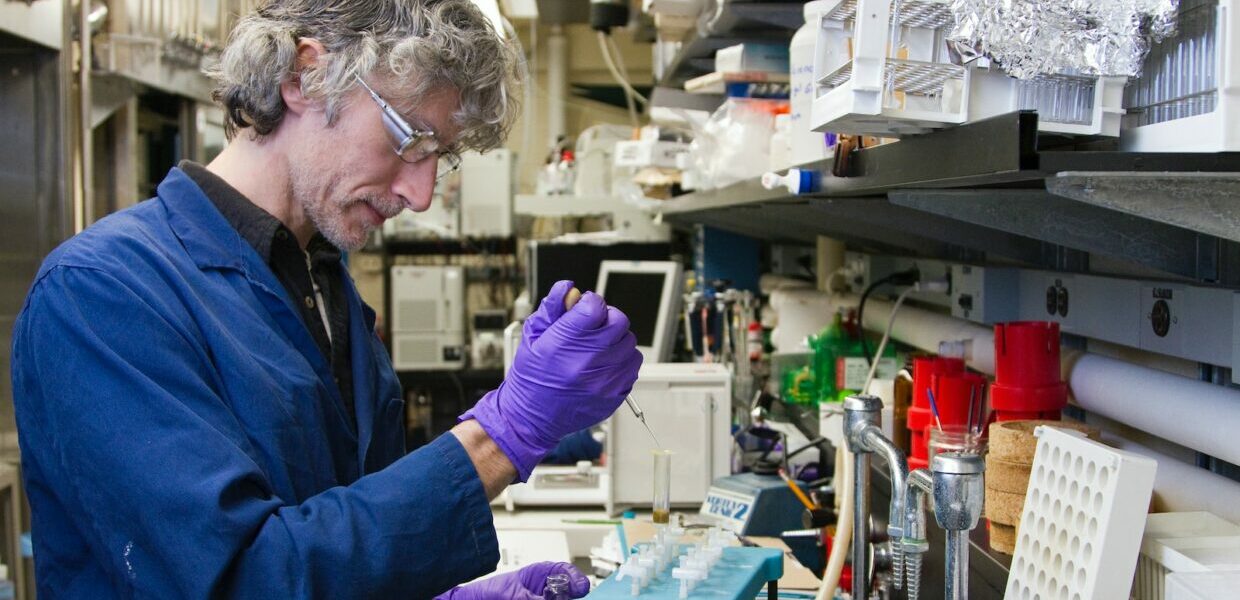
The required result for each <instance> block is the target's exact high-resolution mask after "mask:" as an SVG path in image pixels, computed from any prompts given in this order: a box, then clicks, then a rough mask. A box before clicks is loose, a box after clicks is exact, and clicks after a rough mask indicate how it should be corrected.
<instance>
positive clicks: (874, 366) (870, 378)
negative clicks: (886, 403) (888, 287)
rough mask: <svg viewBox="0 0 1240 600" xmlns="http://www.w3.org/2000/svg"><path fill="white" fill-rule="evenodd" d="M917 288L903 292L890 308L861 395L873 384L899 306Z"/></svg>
mask: <svg viewBox="0 0 1240 600" xmlns="http://www.w3.org/2000/svg"><path fill="white" fill-rule="evenodd" d="M918 287H919V286H913V287H911V288H908V289H906V290H904V291H903V292H902V293H901V294H900V297H898V298H896V303H895V304H894V305H893V306H892V307H891V316H889V317H888V318H887V329H886V330H885V331H883V339H882V341H880V342H879V343H878V351H877V352H876V353H875V354H874V360H871V361H870V372H869V373H868V374H867V375H866V376H865V385H863V386H861V393H862V394H868V393H870V384H871V383H874V376H875V375H876V374H877V373H878V363H879V361H881V360H882V358H883V350H886V349H887V342H888V341H889V340H891V328H892V327H893V326H894V325H895V324H896V314H897V313H899V312H900V305H901V304H904V299H905V298H908V295H909V294H911V293H913V292H914V291H916V290H917V289H918Z"/></svg>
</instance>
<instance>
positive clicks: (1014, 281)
mask: <svg viewBox="0 0 1240 600" xmlns="http://www.w3.org/2000/svg"><path fill="white" fill-rule="evenodd" d="M1019 275H1020V272H1019V271H1017V270H1016V269H1002V268H987V267H975V266H972V265H954V266H952V271H951V288H952V289H951V298H952V306H951V308H952V316H954V317H959V318H961V319H968V320H970V321H973V322H975V323H982V324H984V325H993V324H995V323H1002V322H1004V321H1014V320H1017V319H1019V318H1020V311H1019V305H1018V302H1017V296H1018V295H1019V293H1020V277H1019Z"/></svg>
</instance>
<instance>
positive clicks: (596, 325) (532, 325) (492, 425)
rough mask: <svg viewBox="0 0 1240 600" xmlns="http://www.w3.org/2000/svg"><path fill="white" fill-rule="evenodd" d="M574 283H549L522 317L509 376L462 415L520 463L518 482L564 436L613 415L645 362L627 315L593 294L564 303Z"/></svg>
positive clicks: (527, 476)
mask: <svg viewBox="0 0 1240 600" xmlns="http://www.w3.org/2000/svg"><path fill="white" fill-rule="evenodd" d="M572 287H573V283H572V282H571V281H560V282H557V283H556V284H555V285H554V286H552V288H551V291H550V292H549V293H548V294H547V297H546V298H543V300H542V303H541V304H540V305H539V307H538V310H537V311H536V312H535V313H534V314H533V315H531V316H530V318H529V319H526V321H525V327H524V329H523V330H522V337H521V346H520V348H519V349H518V350H517V355H516V357H515V359H514V360H513V363H512V370H511V371H509V373H508V377H507V379H505V380H504V382H503V383H502V384H500V386H499V388H498V389H496V390H494V391H492V392H490V393H488V394H487V395H486V396H483V398H482V399H481V400H479V401H478V404H477V405H475V406H474V407H473V408H472V409H470V410H469V411H468V412H466V413H465V414H464V415H461V420H462V421H464V420H468V419H475V420H477V422H478V424H479V425H481V426H482V429H483V430H485V431H486V433H487V435H489V436H490V437H491V439H492V440H494V441H495V443H496V445H498V446H499V447H500V450H502V451H503V452H504V454H505V455H506V456H507V457H508V459H509V460H510V461H511V462H512V464H513V466H514V467H516V469H517V480H518V481H525V480H527V479H529V476H530V471H532V470H533V469H534V466H535V465H537V464H538V463H539V461H541V460H542V458H543V456H545V455H546V454H547V453H548V452H550V451H551V449H552V448H554V447H555V445H556V443H558V442H559V441H560V438H563V437H564V436H566V435H568V434H570V433H573V432H575V431H579V430H582V429H585V428H587V427H590V426H592V425H594V424H596V423H599V422H600V421H602V420H604V419H606V418H607V417H609V416H611V414H612V413H613V412H615V411H616V408H617V407H619V406H620V404H621V403H622V402H624V398H625V396H627V395H628V394H629V392H630V391H631V390H632V389H633V382H635V381H637V371H638V369H639V368H641V364H642V355H641V353H640V352H638V350H637V339H636V338H635V337H634V336H633V333H632V332H631V331H629V319H628V317H626V316H624V313H622V312H620V311H619V310H618V309H616V308H614V307H609V306H607V305H606V304H605V303H604V302H603V299H602V298H601V297H599V296H598V295H597V294H594V293H593V292H586V294H585V295H583V296H582V297H581V300H580V301H579V302H577V304H576V305H575V306H573V307H572V309H565V307H564V298H565V297H566V296H567V294H568V292H569V290H571V289H572Z"/></svg>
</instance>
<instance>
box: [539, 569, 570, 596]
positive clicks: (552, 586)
mask: <svg viewBox="0 0 1240 600" xmlns="http://www.w3.org/2000/svg"><path fill="white" fill-rule="evenodd" d="M571 598H572V595H571V594H569V592H568V575H565V574H563V573H555V574H553V575H548V576H547V582H546V583H545V584H544V585H543V600H570V599H571Z"/></svg>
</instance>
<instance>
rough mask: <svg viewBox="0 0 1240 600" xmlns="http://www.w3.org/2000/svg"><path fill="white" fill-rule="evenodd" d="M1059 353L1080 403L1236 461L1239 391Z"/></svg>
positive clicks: (1083, 355) (1084, 355) (1094, 356)
mask: <svg viewBox="0 0 1240 600" xmlns="http://www.w3.org/2000/svg"><path fill="white" fill-rule="evenodd" d="M1064 354H1065V356H1064V367H1065V369H1064V373H1065V378H1066V379H1067V380H1068V388H1069V389H1071V390H1072V397H1073V398H1074V399H1075V400H1076V403H1077V404H1078V405H1080V406H1081V408H1084V409H1085V410H1087V411H1089V412H1092V413H1097V414H1099V415H1102V416H1104V417H1107V418H1108V419H1112V420H1115V421H1119V422H1121V423H1124V424H1125V425H1128V426H1130V427H1134V428H1136V429H1140V430H1141V431H1145V432H1148V433H1152V434H1154V435H1156V436H1158V437H1160V438H1163V439H1165V440H1168V441H1171V442H1174V443H1176V444H1179V445H1181V446H1185V447H1187V448H1192V449H1194V450H1197V451H1198V452H1204V453H1206V454H1209V455H1210V456H1214V457H1216V458H1220V459H1223V460H1225V461H1227V462H1229V463H1232V464H1240V443H1236V425H1237V424H1240V392H1237V391H1236V390H1234V389H1232V388H1228V387H1224V386H1221V385H1214V384H1211V383H1207V382H1204V381H1197V380H1195V379H1188V378H1186V377H1180V376H1179V375H1172V374H1170V373H1163V372H1161V371H1156V370H1153V369H1147V368H1145V367H1139V366H1137V365H1134V364H1131V363H1126V362H1123V361H1119V360H1115V359H1113V358H1107V357H1105V356H1099V355H1097V354H1089V353H1085V352H1074V353H1067V352H1065V353H1064Z"/></svg>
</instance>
